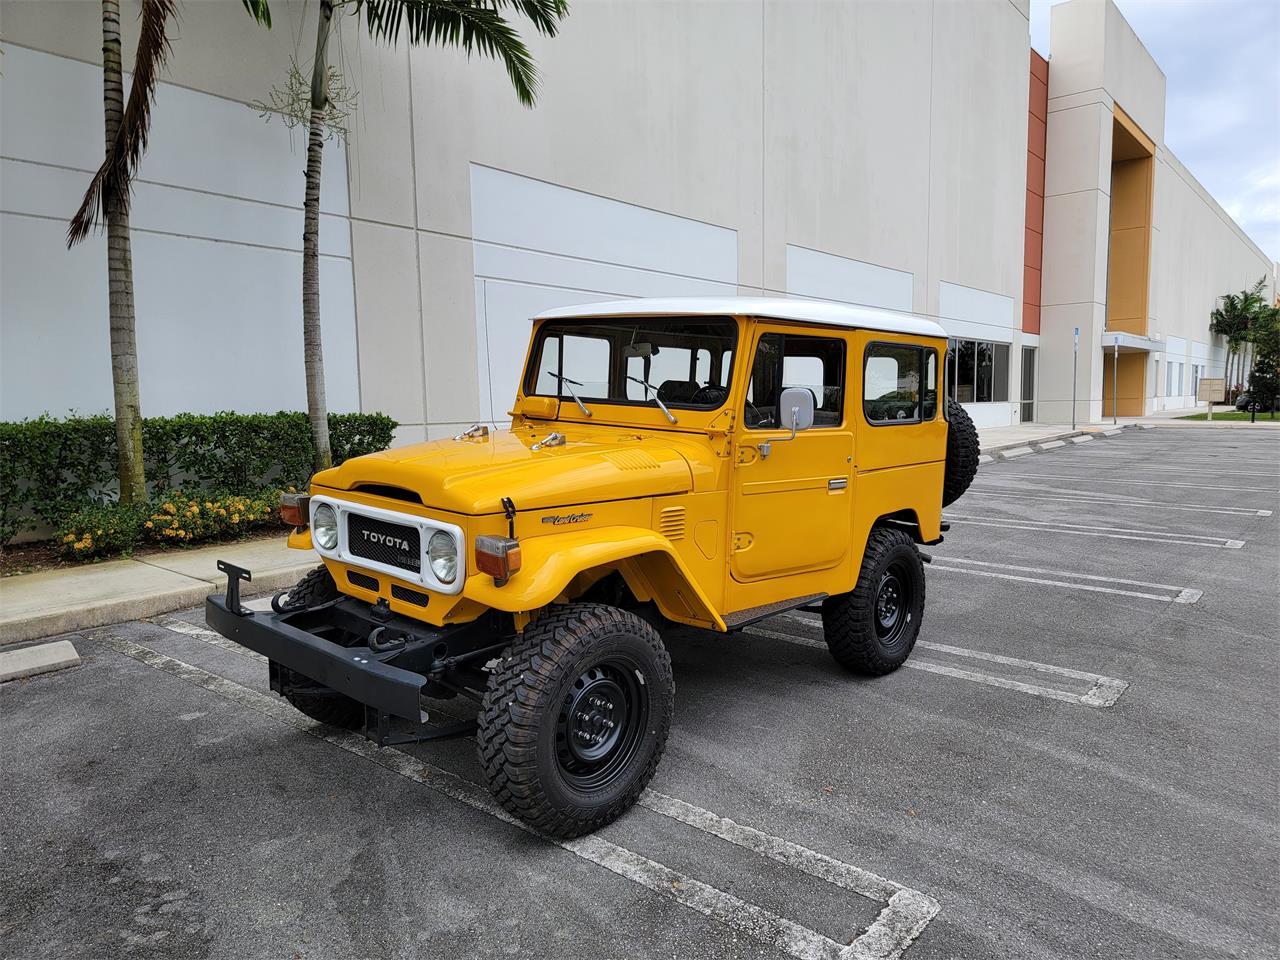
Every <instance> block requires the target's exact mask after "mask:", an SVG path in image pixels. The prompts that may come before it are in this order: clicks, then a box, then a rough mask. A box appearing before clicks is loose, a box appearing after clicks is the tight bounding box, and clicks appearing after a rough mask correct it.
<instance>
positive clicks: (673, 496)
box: [206, 298, 978, 837]
mask: <svg viewBox="0 0 1280 960" xmlns="http://www.w3.org/2000/svg"><path fill="white" fill-rule="evenodd" d="M946 353H947V340H946V334H945V333H944V331H943V329H942V328H941V327H940V326H939V325H938V324H936V323H934V322H933V321H931V320H927V319H923V318H919V317H914V316H910V315H906V314H898V313H891V312H887V311H881V310H873V309H861V308H854V307H847V306H838V305H834V304H828V303H818V302H808V301H802V300H755V299H744V298H729V299H714V300H713V299H679V300H675V299H672V300H628V301H619V302H615V303H602V304H593V305H589V306H578V307H571V308H566V309H560V310H553V311H550V312H547V313H543V314H541V315H540V316H538V317H536V318H534V325H533V335H532V339H531V341H530V346H529V350H528V358H527V361H526V363H525V369H524V376H523V378H522V379H521V381H520V383H519V384H518V385H517V388H516V398H515V404H514V406H513V408H512V410H511V426H510V427H509V428H507V429H502V430H491V429H489V428H488V427H486V426H483V425H477V426H474V427H472V428H471V429H469V430H466V431H465V432H463V433H460V434H458V435H457V436H456V437H453V438H451V439H444V440H436V441H432V442H430V443H421V444H416V445H413V446H407V447H400V448H397V449H394V450H387V451H385V452H382V453H376V454H371V455H369V456H364V457H359V458H356V459H354V460H348V461H347V462H346V463H344V464H342V465H341V466H339V467H335V468H333V469H331V470H325V471H324V472H322V473H318V474H316V475H315V476H314V477H313V478H312V481H311V487H310V491H309V493H308V494H306V495H290V496H287V497H286V498H285V500H284V502H283V503H282V513H283V515H284V516H285V518H286V520H288V521H289V522H291V523H294V524H295V525H296V529H295V531H294V533H293V534H292V536H291V537H290V539H289V543H290V545H291V546H294V547H297V548H299V549H310V548H313V547H314V548H315V550H316V551H317V552H319V554H320V556H321V557H322V558H323V560H324V565H323V566H321V567H319V568H317V569H316V570H315V571H313V572H312V573H310V574H308V575H307V576H306V577H304V578H303V579H302V581H301V582H300V583H298V584H297V585H296V586H295V587H294V588H293V589H292V590H289V591H288V592H287V593H282V594H278V595H277V596H276V597H274V598H273V600H272V610H271V611H270V612H252V611H249V610H246V609H245V608H243V607H242V605H241V603H240V599H239V587H240V583H241V581H242V580H247V579H250V578H251V575H250V574H249V572H248V571H246V570H243V569H241V568H238V567H235V566H232V565H230V564H221V565H220V566H221V567H222V569H223V571H224V572H225V573H226V574H227V592H226V594H225V596H224V595H215V596H211V597H210V598H209V600H208V602H207V605H206V617H207V619H208V622H209V625H210V626H211V627H213V628H214V629H216V630H217V631H218V632H220V633H222V634H223V635H225V636H227V637H229V638H231V639H232V640H235V641H237V642H238V643H241V644H243V645H244V646H246V647H248V648H249V649H251V650H255V651H257V652H258V653H261V654H263V655H264V656H265V657H266V658H267V659H268V660H269V661H270V674H271V675H270V680H271V687H272V689H273V690H276V691H277V692H279V693H280V694H282V695H283V696H285V697H286V698H288V699H289V701H290V702H291V703H292V704H293V705H294V706H296V707H297V708H298V709H299V710H301V711H302V712H303V713H305V714H307V715H308V716H310V717H313V718H314V719H316V720H319V721H322V722H324V723H327V724H332V725H335V726H339V727H346V728H351V729H359V730H362V731H363V732H364V733H365V734H366V735H367V736H369V737H370V738H371V739H373V740H375V741H376V742H377V743H378V744H379V745H384V744H390V743H405V742H412V741H421V740H430V739H434V738H437V737H441V736H457V735H461V734H468V733H471V732H473V731H474V733H475V737H476V742H477V744H478V746H479V760H480V768H481V770H482V772H483V775H484V778H485V780H486V781H487V782H488V785H489V787H490V788H491V789H492V791H493V793H494V795H495V797H497V799H498V800H499V801H500V802H501V803H502V805H503V806H504V807H506V809H507V810H509V811H510V812H511V813H512V814H514V815H516V816H518V817H520V818H522V819H523V820H524V821H526V822H527V823H529V824H530V825H532V826H533V827H534V828H536V829H537V830H539V831H542V832H543V833H546V834H548V835H552V836H557V837H571V836H576V835H580V834H583V833H586V832H589V831H591V830H594V829H596V828H597V827H600V826H602V825H604V824H606V823H608V822H610V821H611V820H613V819H615V818H616V817H618V816H619V815H620V814H621V813H622V812H623V811H625V810H626V809H627V808H628V807H629V806H630V805H631V804H632V803H634V802H635V800H636V798H637V796H638V795H639V794H640V792H641V791H642V790H643V789H644V787H645V785H646V784H647V783H648V782H649V779H650V778H651V777H652V776H653V773H654V770H655V768H656V766H657V764H658V761H659V759H660V757H661V756H662V752H663V749H664V747H665V744H666V740H667V733H668V731H669V730H670V727H671V719H672V712H673V710H674V705H675V684H674V681H673V678H672V671H671V660H670V657H669V656H668V654H667V651H666V649H665V647H664V646H663V641H662V639H661V636H660V633H659V631H660V630H661V629H662V628H663V627H664V626H669V625H670V624H672V623H675V624H686V625H689V626H693V627H699V628H703V629H705V630H712V631H717V632H719V633H724V634H729V635H730V637H729V638H727V639H726V643H727V644H731V643H732V639H731V636H732V634H733V633H734V631H736V630H739V629H740V628H742V627H743V626H745V625H747V624H749V623H752V622H754V621H757V620H760V619H762V618H765V617H769V616H772V615H774V614H776V613H779V612H780V611H783V610H787V609H792V608H806V609H811V610H815V611H821V614H822V624H823V629H824V631H825V634H826V640H827V643H828V645H829V646H830V648H831V653H832V655H833V656H834V657H835V659H836V661H837V662H838V663H839V664H840V665H841V666H843V667H846V668H848V669H849V670H851V671H853V672H855V673H860V674H865V675H880V674H885V673H889V672H890V671H892V670H895V669H896V668H898V667H899V666H901V665H902V663H903V662H904V661H905V660H906V659H907V656H908V655H909V654H910V653H911V649H912V646H913V645H914V644H915V641H916V636H917V634H918V633H919V631H920V621H921V617H922V615H923V613H924V592H925V591H924V566H923V561H924V560H926V559H927V557H924V556H922V554H921V553H920V551H919V549H918V547H919V545H921V544H932V543H937V542H939V541H940V540H941V539H942V531H943V528H944V527H943V524H942V508H943V506H944V505H946V504H948V503H950V502H951V501H953V500H955V499H956V498H957V497H959V496H960V495H961V494H962V493H963V492H964V490H965V489H966V488H967V487H968V486H969V483H970V482H971V481H972V479H973V476H974V474H975V472H976V470H977V465H978V442H977V434H976V432H975V430H974V428H973V424H972V422H971V421H970V420H969V418H968V416H967V415H966V414H965V413H964V411H963V409H961V407H960V406H959V405H958V404H956V403H954V402H952V401H947V402H946V403H945V404H944V403H942V402H941V397H942V396H943V392H942V390H941V378H942V374H943V370H944V366H945V359H946ZM731 651H732V647H731V646H726V648H725V652H726V654H729V653H731ZM749 695H750V694H749V691H744V696H749ZM454 697H461V698H464V699H467V700H471V701H474V702H475V703H476V704H478V715H477V717H476V719H475V720H467V721H465V722H456V721H455V722H451V723H445V724H443V725H442V724H439V723H436V722H428V712H429V710H434V709H436V701H439V700H442V699H448V698H454Z"/></svg>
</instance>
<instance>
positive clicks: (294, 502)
mask: <svg viewBox="0 0 1280 960" xmlns="http://www.w3.org/2000/svg"><path fill="white" fill-rule="evenodd" d="M280 519H281V520H283V521H284V522H285V523H287V524H289V526H291V527H305V526H306V525H307V524H308V523H310V522H311V498H310V497H309V496H307V495H306V494H305V493H282V494H280Z"/></svg>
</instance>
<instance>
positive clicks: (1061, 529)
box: [943, 514, 1244, 550]
mask: <svg viewBox="0 0 1280 960" xmlns="http://www.w3.org/2000/svg"><path fill="white" fill-rule="evenodd" d="M943 519H944V520H950V521H951V522H952V523H961V524H969V525H971V526H975V527H999V528H1003V529H1006V530H1035V531H1038V532H1042V533H1062V534H1066V535H1069V536H1076V537H1107V538H1110V539H1113V540H1137V541H1141V542H1143V543H1171V544H1178V545H1179V546H1184V547H1210V548H1212V549H1214V550H1239V549H1240V548H1241V547H1243V546H1244V541H1243V540H1229V539H1227V538H1226V537H1207V536H1201V535H1200V534H1195V533H1172V532H1169V531H1165V530H1133V529H1128V528H1125V527H1099V526H1092V525H1089V524H1082V523H1058V522H1056V521H1052V520H1023V519H1021V518H1018V517H972V516H966V515H964V514H945V515H944V516H943Z"/></svg>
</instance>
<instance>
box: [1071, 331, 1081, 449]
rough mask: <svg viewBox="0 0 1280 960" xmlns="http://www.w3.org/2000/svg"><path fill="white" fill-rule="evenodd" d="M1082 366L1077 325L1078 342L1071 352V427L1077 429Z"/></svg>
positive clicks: (1078, 335)
mask: <svg viewBox="0 0 1280 960" xmlns="http://www.w3.org/2000/svg"><path fill="white" fill-rule="evenodd" d="M1079 367H1080V328H1079V327H1076V343H1075V349H1074V352H1073V353H1072V354H1071V429H1072V431H1073V432H1074V431H1075V429H1076V372H1077V370H1078V369H1079Z"/></svg>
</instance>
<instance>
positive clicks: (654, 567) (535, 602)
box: [462, 527, 725, 630]
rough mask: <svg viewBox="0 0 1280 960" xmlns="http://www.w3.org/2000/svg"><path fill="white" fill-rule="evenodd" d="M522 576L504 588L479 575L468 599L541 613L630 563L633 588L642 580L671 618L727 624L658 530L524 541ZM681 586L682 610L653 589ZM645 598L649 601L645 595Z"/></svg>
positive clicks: (610, 530)
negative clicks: (576, 586) (610, 568)
mask: <svg viewBox="0 0 1280 960" xmlns="http://www.w3.org/2000/svg"><path fill="white" fill-rule="evenodd" d="M520 551H521V554H522V562H521V567H520V571H519V572H518V573H516V574H515V576H513V577H512V578H511V579H510V580H508V581H507V582H506V583H505V584H504V585H502V586H501V587H499V586H496V585H495V584H494V582H493V578H492V577H490V576H488V575H486V574H483V573H477V574H473V575H472V576H470V577H468V578H467V582H466V584H465V585H464V586H463V589H462V595H463V596H464V597H466V598H467V599H469V600H473V601H475V602H476V603H480V604H483V605H484V606H487V607H492V608H493V609H495V610H504V611H507V612H509V613H518V612H527V611H533V610H540V609H542V608H543V607H545V606H547V605H548V604H549V603H551V602H553V601H554V600H555V599H556V598H557V597H559V596H560V595H561V594H562V593H564V591H565V588H566V587H568V586H569V582H570V581H571V580H572V579H573V578H574V577H576V576H577V575H578V574H580V573H583V572H584V571H587V570H591V569H593V568H595V567H600V566H603V565H605V564H618V563H620V562H623V561H630V562H629V563H626V564H625V568H626V569H624V570H623V576H624V577H626V578H627V580H628V582H629V583H632V581H633V580H637V581H641V585H642V587H643V588H642V589H641V590H635V587H636V586H637V584H636V583H632V588H633V591H634V592H636V593H637V594H638V595H639V594H648V595H652V596H653V599H654V600H655V602H656V603H657V604H658V607H659V609H661V610H662V612H663V614H664V615H665V616H667V617H668V618H670V619H673V620H678V621H681V622H685V623H697V624H701V625H710V626H712V627H713V628H714V629H717V630H724V629H725V625H724V620H723V619H722V618H721V617H720V615H719V613H717V612H716V610H715V608H714V607H713V606H712V604H711V602H710V601H709V600H708V599H707V597H706V594H704V593H703V591H702V590H701V589H700V588H699V587H698V584H697V582H696V581H695V580H694V578H693V576H692V575H691V574H690V572H689V569H688V568H687V567H686V566H685V564H684V561H682V560H681V559H680V556H679V555H678V554H677V553H676V552H675V550H674V549H672V547H671V543H670V541H668V540H667V539H666V538H665V537H662V536H659V535H658V534H657V533H654V532H653V531H652V530H645V529H642V528H639V527H596V528H594V529H590V530H578V531H574V532H571V533H558V534H551V535H549V536H545V537H533V538H531V539H528V540H522V541H520ZM672 579H674V582H675V583H676V584H678V591H677V592H678V593H679V595H680V599H681V600H682V601H684V604H683V606H682V607H679V608H675V607H673V606H672V605H671V604H670V603H669V602H668V597H667V596H666V595H665V594H666V590H664V589H658V590H654V589H652V588H653V586H655V585H657V581H659V580H661V581H662V584H661V586H663V587H667V586H668V585H669V584H670V582H671V581H672ZM641 599H646V597H645V596H641Z"/></svg>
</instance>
